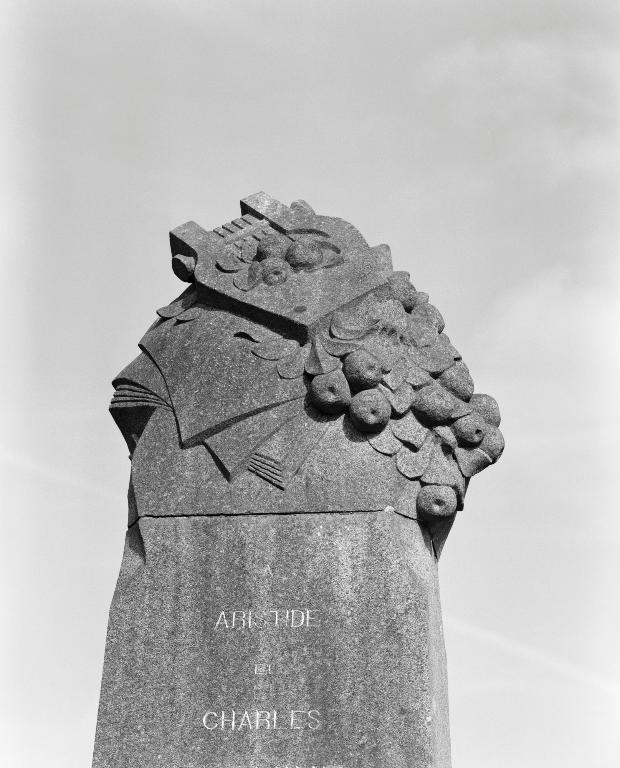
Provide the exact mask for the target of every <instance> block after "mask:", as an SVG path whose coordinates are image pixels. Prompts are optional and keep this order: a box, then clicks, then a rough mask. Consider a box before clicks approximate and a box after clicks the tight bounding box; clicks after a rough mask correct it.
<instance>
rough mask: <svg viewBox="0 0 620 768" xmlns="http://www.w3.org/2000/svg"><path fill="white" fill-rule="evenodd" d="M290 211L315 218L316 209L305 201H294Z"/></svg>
mask: <svg viewBox="0 0 620 768" xmlns="http://www.w3.org/2000/svg"><path fill="white" fill-rule="evenodd" d="M290 209H291V210H292V211H294V212H295V213H303V214H305V215H306V216H314V215H315V213H314V208H313V207H312V206H311V205H310V203H307V202H306V201H305V200H293V202H292V203H291V205H290Z"/></svg>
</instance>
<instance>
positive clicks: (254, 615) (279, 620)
mask: <svg viewBox="0 0 620 768" xmlns="http://www.w3.org/2000/svg"><path fill="white" fill-rule="evenodd" d="M318 613H319V612H318V610H314V609H309V608H286V609H284V608H283V609H272V610H267V611H255V610H245V611H220V613H219V615H218V617H217V621H216V622H215V627H214V629H265V628H266V627H279V628H282V629H301V628H305V629H312V628H315V627H319V626H320V623H319V616H318Z"/></svg>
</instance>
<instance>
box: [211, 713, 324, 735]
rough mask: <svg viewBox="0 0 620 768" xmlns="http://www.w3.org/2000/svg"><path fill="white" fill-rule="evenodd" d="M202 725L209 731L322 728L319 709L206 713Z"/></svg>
mask: <svg viewBox="0 0 620 768" xmlns="http://www.w3.org/2000/svg"><path fill="white" fill-rule="evenodd" d="M202 724H203V726H204V727H205V728H206V729H207V731H243V730H247V731H259V730H261V729H262V730H266V731H276V730H295V731H303V730H310V731H316V730H318V729H319V728H320V727H321V713H320V712H319V710H318V709H310V710H306V709H293V710H289V711H288V712H278V710H276V709H272V710H260V709H255V710H247V709H245V710H242V711H240V710H236V709H231V710H228V711H223V710H222V711H220V712H213V711H211V710H209V711H207V712H205V714H204V716H203V718H202Z"/></svg>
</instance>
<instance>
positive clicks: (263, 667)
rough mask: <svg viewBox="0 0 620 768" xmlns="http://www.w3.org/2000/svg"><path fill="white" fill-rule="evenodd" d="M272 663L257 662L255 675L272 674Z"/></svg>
mask: <svg viewBox="0 0 620 768" xmlns="http://www.w3.org/2000/svg"><path fill="white" fill-rule="evenodd" d="M272 666H273V665H272V664H255V665H254V674H255V675H270V674H271V673H272V671H273V670H272Z"/></svg>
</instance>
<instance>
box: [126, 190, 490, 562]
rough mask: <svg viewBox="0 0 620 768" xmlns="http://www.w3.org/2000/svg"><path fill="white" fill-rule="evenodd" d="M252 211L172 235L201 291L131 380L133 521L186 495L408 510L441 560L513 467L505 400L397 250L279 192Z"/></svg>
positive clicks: (171, 318) (252, 201)
mask: <svg viewBox="0 0 620 768" xmlns="http://www.w3.org/2000/svg"><path fill="white" fill-rule="evenodd" d="M241 214H242V215H241V217H240V218H237V219H234V220H233V221H231V222H230V223H227V224H224V225H222V226H221V227H216V228H215V229H214V230H213V231H206V230H204V229H202V227H200V226H199V225H198V224H196V223H194V222H188V223H187V224H184V225H182V226H180V227H178V228H177V229H175V230H173V231H172V232H171V233H170V243H171V248H172V267H173V270H174V272H175V274H176V275H177V276H178V277H179V278H180V279H181V280H184V281H185V282H188V283H189V284H190V285H189V287H188V288H187V290H186V291H185V292H184V293H182V294H181V296H179V297H178V298H177V299H176V300H175V301H173V302H172V303H171V304H169V305H168V306H166V307H164V308H162V309H160V310H158V313H157V314H158V316H159V318H158V320H157V321H156V322H155V324H154V325H153V326H152V327H151V328H150V329H149V331H148V332H147V333H146V335H145V336H144V337H143V339H142V340H141V342H140V347H141V349H142V354H141V355H140V356H139V357H138V358H137V359H136V360H135V361H134V362H133V363H132V364H131V365H129V366H128V367H127V368H126V369H125V370H124V371H123V372H122V373H121V374H119V376H118V377H117V378H116V379H115V381H114V386H115V389H116V392H115V395H114V398H113V400H112V405H111V410H112V414H113V415H114V417H115V419H116V421H117V423H118V425H119V426H120V428H121V430H122V431H123V434H124V436H125V438H126V440H127V443H128V445H129V447H130V450H131V452H132V454H133V459H132V486H131V493H130V499H131V500H132V504H133V514H134V515H136V516H141V515H149V516H167V515H174V514H179V513H180V511H179V510H178V508H177V507H175V505H178V504H179V498H181V499H182V500H183V503H185V504H187V505H189V506H190V507H191V510H192V511H191V514H197V515H209V514H244V513H250V512H252V513H256V512H264V513H292V512H323V511H324V512H329V511H346V512H354V511H358V510H375V509H376V510H379V509H384V508H386V507H388V506H391V507H393V508H394V510H395V511H396V512H397V513H399V514H402V515H405V516H407V517H412V518H416V519H418V520H419V521H420V523H421V524H422V526H423V527H424V528H425V529H426V530H427V531H428V533H429V537H430V539H431V540H432V542H433V545H434V547H435V551H436V552H437V554H439V552H440V550H441V546H442V545H443V541H444V540H445V537H446V535H447V533H448V531H449V529H450V526H451V524H452V522H453V520H454V516H455V514H456V512H457V511H458V510H460V509H462V508H463V500H464V497H465V492H466V489H467V485H468V483H469V479H470V478H471V477H472V476H473V475H474V474H476V473H477V472H479V471H480V470H482V469H484V468H485V467H487V466H488V465H490V464H492V463H493V462H495V461H497V459H498V458H499V456H500V455H501V453H502V450H503V447H504V441H503V438H502V435H501V432H500V431H499V429H498V427H499V423H500V416H499V410H498V407H497V403H496V402H495V400H494V399H493V398H492V397H490V396H489V395H485V394H475V393H474V383H473V380H472V378H471V376H470V374H469V370H468V368H467V366H466V365H465V363H464V362H463V360H462V359H461V356H460V354H459V353H458V351H457V350H456V349H455V348H454V346H453V345H452V344H451V342H450V339H449V338H448V336H447V335H446V334H445V333H444V321H443V318H442V317H441V314H440V313H439V311H438V310H437V309H436V308H435V307H434V306H433V305H432V304H429V301H428V296H427V294H425V293H422V292H420V291H417V290H416V289H415V288H414V286H413V285H412V284H411V282H410V281H409V275H408V273H406V272H393V270H392V263H391V257H390V249H389V247H388V246H387V245H379V246H375V247H372V248H371V247H370V246H369V245H368V243H367V242H366V241H365V240H364V238H363V237H362V235H361V234H360V233H359V231H358V230H357V229H355V227H353V226H352V225H351V224H349V223H347V222H345V221H343V220H342V219H338V218H333V217H327V216H320V215H317V214H315V212H314V211H313V210H312V208H311V207H310V206H309V205H308V204H307V203H305V202H303V201H297V202H295V203H292V204H291V205H290V206H285V205H283V204H281V203H279V202H278V201H276V200H274V199H273V198H271V197H269V196H268V195H266V194H265V193H263V192H260V193H258V194H255V195H252V196H251V197H248V198H245V199H244V200H242V201H241ZM147 473H148V477H145V475H146V474H147ZM171 489H174V492H172V490H171ZM183 514H188V510H187V508H186V509H184V510H183Z"/></svg>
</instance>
